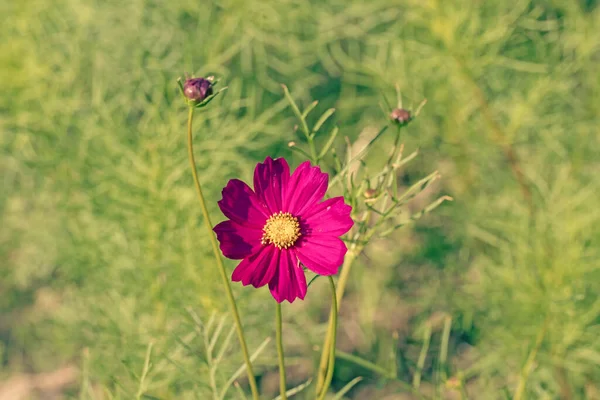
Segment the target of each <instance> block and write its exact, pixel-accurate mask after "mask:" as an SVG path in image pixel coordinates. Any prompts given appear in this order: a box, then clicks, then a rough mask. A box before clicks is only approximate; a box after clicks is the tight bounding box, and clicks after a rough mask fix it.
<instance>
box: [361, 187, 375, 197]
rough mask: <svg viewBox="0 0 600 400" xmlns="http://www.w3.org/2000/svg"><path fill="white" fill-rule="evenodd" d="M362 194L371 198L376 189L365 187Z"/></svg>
mask: <svg viewBox="0 0 600 400" xmlns="http://www.w3.org/2000/svg"><path fill="white" fill-rule="evenodd" d="M363 195H364V196H365V199H372V198H373V197H375V195H377V191H376V190H375V189H367V190H365V192H364V193H363Z"/></svg>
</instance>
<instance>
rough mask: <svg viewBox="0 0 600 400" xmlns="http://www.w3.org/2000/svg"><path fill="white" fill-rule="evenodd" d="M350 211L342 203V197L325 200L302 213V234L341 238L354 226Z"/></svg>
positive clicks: (349, 208)
mask: <svg viewBox="0 0 600 400" xmlns="http://www.w3.org/2000/svg"><path fill="white" fill-rule="evenodd" d="M351 211H352V207H350V206H349V205H347V204H346V203H344V198H343V197H341V196H340V197H334V198H332V199H327V200H325V201H324V202H322V203H319V204H317V205H315V206H313V207H311V208H309V209H306V210H305V211H304V213H303V215H302V217H303V218H302V230H303V232H302V234H303V235H307V236H311V235H320V234H327V235H331V236H341V235H343V234H345V233H346V232H348V231H349V230H350V228H352V225H354V221H352V218H350V212H351Z"/></svg>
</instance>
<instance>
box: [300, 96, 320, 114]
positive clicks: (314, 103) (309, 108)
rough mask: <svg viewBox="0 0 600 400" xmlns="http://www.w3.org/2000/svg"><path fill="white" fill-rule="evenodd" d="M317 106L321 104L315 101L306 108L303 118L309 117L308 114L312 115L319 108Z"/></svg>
mask: <svg viewBox="0 0 600 400" xmlns="http://www.w3.org/2000/svg"><path fill="white" fill-rule="evenodd" d="M317 104H319V100H315V101H313V102H312V103H310V105H309V106H308V107H306V110H304V112H303V113H302V118H306V117H308V114H310V112H311V111H312V110H313V109H314V108H315V107H316V106H317Z"/></svg>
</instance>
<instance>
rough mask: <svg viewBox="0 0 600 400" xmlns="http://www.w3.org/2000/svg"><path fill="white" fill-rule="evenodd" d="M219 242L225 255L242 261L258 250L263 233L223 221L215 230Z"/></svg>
mask: <svg viewBox="0 0 600 400" xmlns="http://www.w3.org/2000/svg"><path fill="white" fill-rule="evenodd" d="M213 230H214V231H215V233H216V234H217V239H218V240H219V247H220V248H221V251H222V252H223V255H224V256H225V257H227V258H231V259H233V260H241V259H242V258H244V257H247V256H249V255H250V254H252V253H254V252H255V251H256V250H258V247H259V246H261V243H260V241H261V238H262V231H261V230H259V229H257V228H251V227H247V226H244V225H240V224H237V223H235V222H233V221H223V222H221V223H220V224H218V225H217V226H215V227H214V229H213Z"/></svg>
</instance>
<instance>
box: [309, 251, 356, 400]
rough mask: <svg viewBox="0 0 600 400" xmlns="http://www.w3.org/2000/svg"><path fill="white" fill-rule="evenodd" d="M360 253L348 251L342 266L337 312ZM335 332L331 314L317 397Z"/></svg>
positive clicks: (337, 294)
mask: <svg viewBox="0 0 600 400" xmlns="http://www.w3.org/2000/svg"><path fill="white" fill-rule="evenodd" d="M359 253H360V251H357V250H356V249H354V248H351V249H350V250H348V253H347V254H346V258H344V264H343V265H342V272H341V273H340V279H338V286H337V290H336V307H337V309H336V311H339V306H340V303H341V301H342V297H343V296H344V290H345V288H346V282H347V281H348V276H349V275H350V267H351V266H352V263H353V262H354V260H355V259H356V256H357V255H358V254H359ZM336 318H337V314H336ZM333 330H334V328H333V314H331V315H330V318H329V325H328V326H327V333H326V334H325V341H324V342H323V347H322V349H321V359H320V361H319V369H318V370H317V371H318V375H317V386H316V393H317V395H318V394H319V393H321V390H322V388H323V385H324V384H325V376H326V373H327V364H328V361H329V352H330V345H331V341H332V338H331V336H332V335H333Z"/></svg>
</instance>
